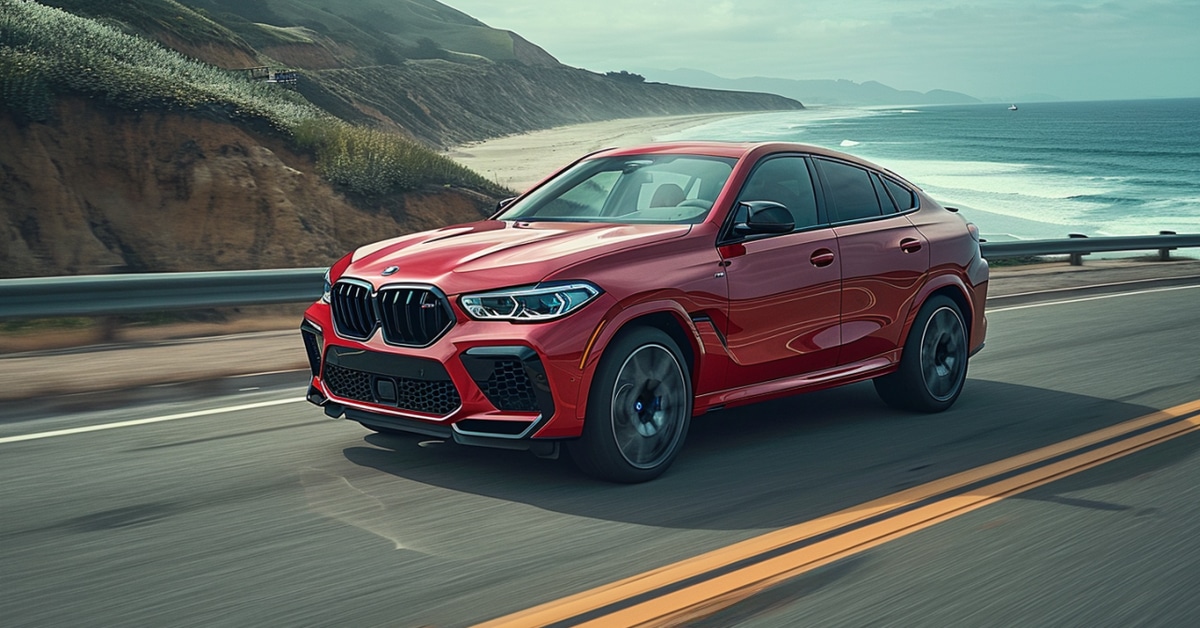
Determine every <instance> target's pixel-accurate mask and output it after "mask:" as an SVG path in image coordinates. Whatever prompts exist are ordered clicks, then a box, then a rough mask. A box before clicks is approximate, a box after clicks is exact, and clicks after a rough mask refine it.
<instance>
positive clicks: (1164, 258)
mask: <svg viewBox="0 0 1200 628" xmlns="http://www.w3.org/2000/svg"><path fill="white" fill-rule="evenodd" d="M1158 235H1160V236H1173V235H1178V234H1176V233H1175V232H1174V231H1159V232H1158ZM1174 250H1175V249H1174V248H1170V249H1159V250H1158V261H1160V262H1169V261H1171V251H1174Z"/></svg>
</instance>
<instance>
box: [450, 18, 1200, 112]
mask: <svg viewBox="0 0 1200 628" xmlns="http://www.w3.org/2000/svg"><path fill="white" fill-rule="evenodd" d="M442 2H444V3H446V4H449V5H450V6H453V7H454V8H456V9H458V10H460V11H463V12H465V13H467V14H469V15H472V16H474V17H475V18H477V19H479V20H481V21H483V22H485V23H487V24H488V25H489V26H493V27H496V28H503V29H508V30H512V31H516V32H517V33H519V34H521V35H522V36H523V37H525V38H526V39H528V40H530V41H532V42H534V43H536V44H538V45H540V46H541V47H543V48H545V49H546V51H547V52H549V53H550V54H552V55H554V56H555V57H557V58H558V59H559V60H560V61H562V62H563V63H566V64H568V65H573V66H577V67H583V68H587V69H589V70H595V71H600V72H606V71H610V70H630V71H635V72H637V71H642V70H647V69H661V70H673V69H677V68H692V69H697V70H704V71H707V72H711V73H713V74H717V75H720V76H723V77H726V78H740V77H747V76H769V77H778V78H790V79H849V80H852V81H858V82H863V81H869V80H874V81H879V82H881V83H884V84H886V85H889V86H891V87H894V88H897V89H913V90H918V91H922V92H924V91H928V90H931V89H949V90H954V91H960V92H964V93H966V94H970V95H972V96H975V97H977V98H985V99H998V100H1015V99H1022V100H1024V99H1027V98H1026V97H1027V96H1029V95H1051V96H1055V97H1058V98H1062V99H1064V100H1105V99H1121V98H1130V99H1132V98H1174V97H1196V96H1200V0H1116V1H1106V2H1054V1H1053V0H1051V1H1049V2H1040V1H1037V0H992V1H975V2H963V1H959V0H903V1H900V0H820V1H809V0H737V1H736V2H734V1H732V0H442Z"/></svg>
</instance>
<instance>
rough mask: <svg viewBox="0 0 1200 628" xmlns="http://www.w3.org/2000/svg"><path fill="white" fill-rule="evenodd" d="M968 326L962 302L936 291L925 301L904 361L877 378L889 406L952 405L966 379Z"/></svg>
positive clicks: (930, 407) (928, 407)
mask: <svg viewBox="0 0 1200 628" xmlns="http://www.w3.org/2000/svg"><path fill="white" fill-rule="evenodd" d="M967 344H968V339H967V327H966V325H965V324H964V323H963V317H962V312H961V311H960V310H959V308H958V305H957V304H956V303H954V301H952V300H951V299H949V298H947V297H944V296H940V295H939V296H935V297H933V298H931V299H929V300H928V301H926V302H925V304H924V305H922V306H921V310H920V312H919V313H918V314H917V320H916V321H915V322H914V323H913V326H912V329H910V330H909V332H908V337H907V339H906V340H905V343H904V351H903V354H902V356H901V358H900V366H899V368H897V369H896V371H895V372H893V373H891V374H888V375H884V376H883V377H878V378H876V379H875V391H876V392H878V393H879V396H880V397H881V398H882V399H883V400H884V401H885V402H886V403H887V404H888V405H890V406H892V407H895V408H900V409H902V410H912V411H916V412H941V411H943V410H945V409H947V408H949V407H950V406H952V405H954V401H955V400H956V399H958V395H959V394H960V393H962V389H963V384H964V383H965V382H966V379H967V353H968V350H967Z"/></svg>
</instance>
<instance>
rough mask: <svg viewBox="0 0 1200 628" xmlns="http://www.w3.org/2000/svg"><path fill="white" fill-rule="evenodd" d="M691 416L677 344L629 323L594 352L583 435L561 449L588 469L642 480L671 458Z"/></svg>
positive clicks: (594, 473)
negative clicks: (596, 357) (597, 354)
mask: <svg viewBox="0 0 1200 628" xmlns="http://www.w3.org/2000/svg"><path fill="white" fill-rule="evenodd" d="M691 417H692V385H691V378H690V377H689V375H688V369H687V365H686V363H685V362H684V360H683V355H682V353H681V352H680V351H679V347H678V346H677V345H676V344H675V341H674V340H672V339H671V337H670V336H668V335H667V334H666V333H664V332H663V331H662V330H659V329H655V328H652V327H638V328H634V329H631V330H628V331H627V332H622V334H621V335H620V336H619V337H618V338H617V339H616V340H615V341H614V342H613V343H612V344H611V345H609V347H608V349H606V350H605V352H604V356H603V357H602V358H601V359H600V365H599V367H598V368H597V370H596V376H595V377H594V378H593V379H592V387H591V390H590V391H589V392H588V409H587V418H586V420H585V421H584V425H583V436H582V437H581V438H580V439H579V440H576V441H572V442H570V443H569V444H568V449H569V451H570V452H571V458H572V459H573V460H574V461H575V464H576V465H578V466H579V468H580V469H582V470H583V472H584V473H587V474H588V475H591V476H593V477H597V478H600V479H603V480H609V481H612V482H628V483H632V482H645V481H647V480H652V479H654V478H656V477H658V476H659V475H661V474H662V473H663V471H666V469H667V467H669V466H670V465H671V462H672V461H674V460H675V457H676V455H678V453H679V449H680V448H681V447H682V445H683V440H684V437H685V436H687V430H688V425H689V423H690V421H691Z"/></svg>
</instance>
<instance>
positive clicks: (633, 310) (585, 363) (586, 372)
mask: <svg viewBox="0 0 1200 628" xmlns="http://www.w3.org/2000/svg"><path fill="white" fill-rule="evenodd" d="M660 313H666V314H670V315H671V317H672V318H674V319H675V320H676V322H677V323H679V325H680V327H682V328H683V329H684V330H685V332H686V333H687V336H688V339H689V341H690V343H691V345H692V346H691V350H692V355H694V356H695V357H696V360H695V362H696V364H697V366H699V365H701V364H703V362H704V360H703V359H702V356H703V354H704V343H703V342H702V341H701V338H700V332H699V331H698V330H697V329H696V325H695V324H694V323H693V322H692V319H691V317H690V316H689V315H688V312H687V310H686V309H684V307H683V306H682V305H680V304H679V303H678V302H676V301H671V300H655V301H647V302H644V303H639V304H637V305H633V306H622V305H620V304H615V305H614V306H613V307H612V308H611V309H610V310H609V312H608V314H606V315H605V317H604V319H603V320H601V321H600V324H599V325H598V326H597V329H596V330H595V331H594V332H593V333H592V339H591V340H590V342H589V343H588V346H587V347H585V348H584V355H583V358H582V360H581V364H582V367H583V369H582V370H583V373H582V377H581V378H580V383H579V395H578V402H577V403H576V405H575V411H576V413H577V417H576V418H577V419H579V420H583V418H584V416H585V415H586V414H587V403H588V393H589V392H591V388H592V380H593V379H594V378H595V376H596V369H597V368H598V367H599V365H600V358H601V357H603V355H604V351H605V350H606V349H607V348H608V346H609V345H610V344H611V343H612V341H613V339H614V338H616V337H617V335H618V334H619V333H621V330H622V329H624V328H625V327H626V326H627V325H628V324H629V323H631V322H634V321H636V320H638V319H641V318H645V317H646V316H649V315H652V314H660ZM695 370H698V369H695ZM691 375H692V381H693V383H694V382H695V381H696V373H692V374H691Z"/></svg>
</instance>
